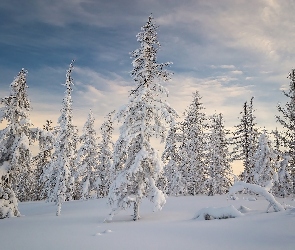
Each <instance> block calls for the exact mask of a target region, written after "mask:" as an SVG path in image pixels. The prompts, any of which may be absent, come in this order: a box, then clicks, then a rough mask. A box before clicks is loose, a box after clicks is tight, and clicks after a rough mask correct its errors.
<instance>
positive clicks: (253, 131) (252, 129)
mask: <svg viewBox="0 0 295 250" xmlns="http://www.w3.org/2000/svg"><path fill="white" fill-rule="evenodd" d="M253 99H254V97H252V98H251V100H250V104H248V103H247V102H245V103H244V106H243V111H242V112H241V113H240V114H241V118H240V124H238V125H237V126H235V127H236V130H235V131H234V135H233V138H232V141H233V145H234V148H233V152H232V159H233V160H242V161H243V166H244V171H243V172H242V174H241V180H243V181H245V182H249V183H252V181H253V180H252V179H251V178H250V173H251V171H252V168H253V167H254V164H255V162H254V159H253V157H254V154H255V152H256V149H257V143H258V130H257V128H256V122H255V119H256V117H255V116H254V109H253Z"/></svg>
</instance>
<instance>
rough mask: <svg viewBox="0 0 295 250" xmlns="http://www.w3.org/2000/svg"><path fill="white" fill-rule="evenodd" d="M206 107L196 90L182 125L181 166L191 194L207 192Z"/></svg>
mask: <svg viewBox="0 0 295 250" xmlns="http://www.w3.org/2000/svg"><path fill="white" fill-rule="evenodd" d="M204 109H205V108H204V107H203V104H202V103H201V96H200V94H199V92H198V91H196V92H195V93H193V101H192V103H191V104H190V105H189V108H188V110H187V111H186V113H185V118H184V121H183V122H182V126H181V129H182V139H181V140H182V142H181V145H180V149H179V155H180V168H181V172H182V175H183V178H184V179H185V182H186V185H187V186H186V190H187V192H188V194H189V195H196V194H203V193H206V188H205V180H206V178H207V172H206V167H205V162H204V157H205V151H206V139H205V130H206V129H207V127H208V125H207V118H206V115H205V113H204Z"/></svg>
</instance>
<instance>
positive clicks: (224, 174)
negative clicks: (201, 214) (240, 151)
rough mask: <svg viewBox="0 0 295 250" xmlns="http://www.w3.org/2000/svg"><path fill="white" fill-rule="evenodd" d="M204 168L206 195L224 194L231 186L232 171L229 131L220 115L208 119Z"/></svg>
mask: <svg viewBox="0 0 295 250" xmlns="http://www.w3.org/2000/svg"><path fill="white" fill-rule="evenodd" d="M210 121H211V122H210V125H209V130H210V132H209V134H208V146H207V153H206V166H207V168H208V171H207V172H208V179H207V180H206V186H207V189H208V195H215V194H225V193H226V192H227V191H228V189H229V187H230V186H231V185H232V183H231V182H232V181H231V179H232V176H233V171H232V168H231V165H230V156H229V149H228V146H229V141H228V138H227V136H228V135H229V131H228V130H227V129H225V127H224V120H223V115H222V114H214V115H213V116H211V117H210Z"/></svg>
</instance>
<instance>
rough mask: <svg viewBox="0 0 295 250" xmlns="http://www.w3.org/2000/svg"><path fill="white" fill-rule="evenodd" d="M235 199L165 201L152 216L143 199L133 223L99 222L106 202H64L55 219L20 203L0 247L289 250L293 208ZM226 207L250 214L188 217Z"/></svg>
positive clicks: (294, 227) (294, 239) (36, 205)
mask: <svg viewBox="0 0 295 250" xmlns="http://www.w3.org/2000/svg"><path fill="white" fill-rule="evenodd" d="M238 197H239V198H240V199H238V200H228V199H227V196H226V195H217V196H179V197H168V198H167V204H166V205H165V207H164V208H163V209H162V211H161V212H156V213H153V212H152V206H153V204H152V203H150V202H149V201H148V200H147V199H144V200H143V201H142V205H141V218H140V219H139V220H138V221H136V222H134V221H133V220H132V219H133V217H132V214H133V209H131V208H130V209H127V210H125V211H121V212H120V213H119V214H118V215H117V216H115V217H114V219H113V221H112V222H109V223H103V220H104V219H105V217H106V216H107V215H108V213H109V208H108V207H107V206H106V198H102V199H94V200H89V201H70V202H65V203H64V204H63V213H62V214H61V216H59V217H57V216H55V211H56V206H55V205H54V203H45V202H21V203H19V209H20V212H21V214H22V215H23V216H21V217H15V218H10V219H4V220H1V221H0V232H1V234H0V242H1V243H0V249H30V250H35V249H36V250H37V249H38V250H39V249H44V250H47V249H53V248H54V249H55V250H59V249H62V250H75V249H77V250H78V249H79V250H80V249H88V250H92V249H122V250H124V249H128V250H133V249H142V250H145V249H169V250H170V249H172V250H173V249H208V250H210V249H213V250H214V249H221V250H222V249H239V250H249V249H259V250H266V249H267V250H272V249H284V250H291V249H292V250H293V249H294V245H295V210H294V209H292V210H286V211H282V212H277V213H275V212H270V213H265V207H267V205H268V202H267V201H266V200H265V198H264V197H259V196H258V197H257V200H256V201H255V202H250V201H249V199H247V198H250V197H252V196H251V195H245V194H243V195H238ZM243 197H244V199H243ZM278 202H280V203H281V204H282V203H286V204H289V205H291V206H293V207H294V206H295V201H292V199H291V198H278ZM229 206H233V207H235V208H240V207H241V206H244V207H247V208H248V209H249V211H250V212H249V213H245V214H244V216H241V217H237V218H233V219H226V220H210V221H206V220H204V221H202V220H201V221H199V220H194V219H193V218H194V216H195V214H196V212H197V211H199V210H201V209H202V208H205V207H216V208H222V207H229Z"/></svg>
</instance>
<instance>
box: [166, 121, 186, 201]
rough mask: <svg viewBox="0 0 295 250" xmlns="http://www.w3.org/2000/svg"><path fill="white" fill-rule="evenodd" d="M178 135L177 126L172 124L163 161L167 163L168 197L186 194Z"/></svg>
mask: <svg viewBox="0 0 295 250" xmlns="http://www.w3.org/2000/svg"><path fill="white" fill-rule="evenodd" d="M178 137H179V136H178V134H177V125H176V124H174V123H171V125H170V130H169V131H168V135H167V138H166V144H165V150H164V152H163V154H162V160H163V162H164V163H166V165H165V167H164V172H165V176H166V178H167V189H166V193H167V195H174V196H178V195H183V194H186V193H187V192H186V189H185V188H186V183H185V179H184V178H183V177H182V173H181V171H180V168H179V161H180V156H179V153H178V147H177V142H178V141H179V138H178Z"/></svg>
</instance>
